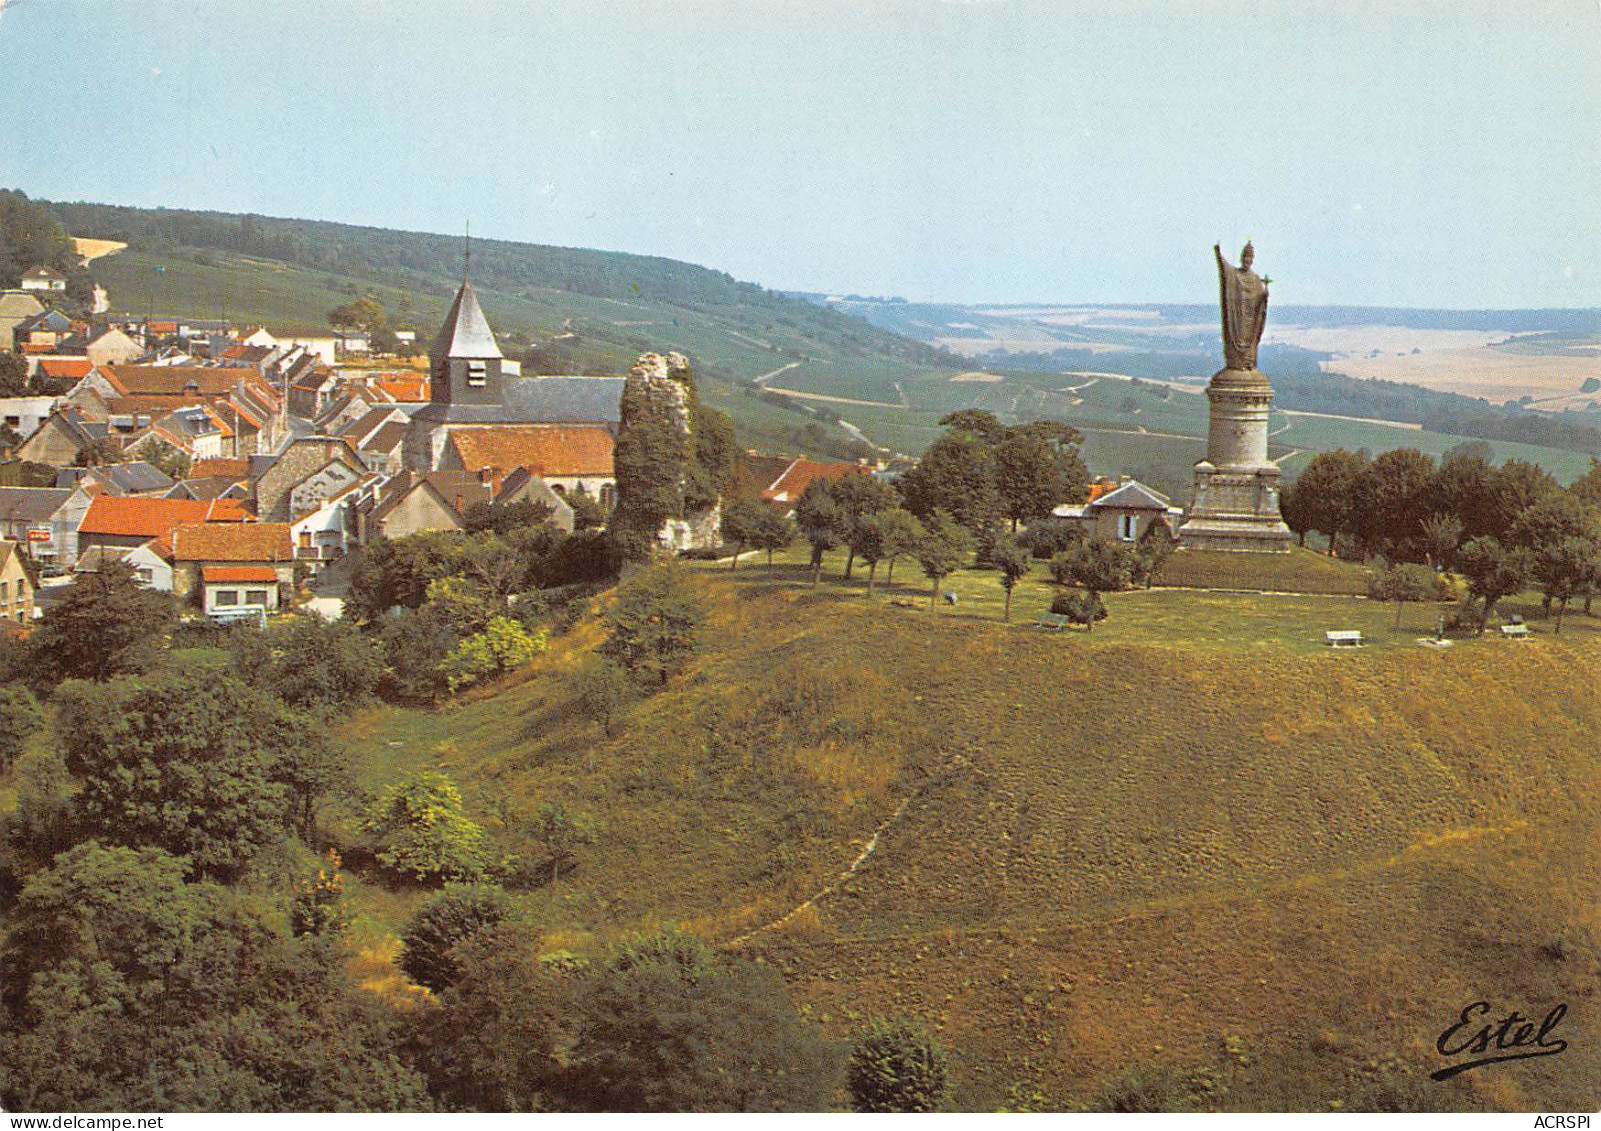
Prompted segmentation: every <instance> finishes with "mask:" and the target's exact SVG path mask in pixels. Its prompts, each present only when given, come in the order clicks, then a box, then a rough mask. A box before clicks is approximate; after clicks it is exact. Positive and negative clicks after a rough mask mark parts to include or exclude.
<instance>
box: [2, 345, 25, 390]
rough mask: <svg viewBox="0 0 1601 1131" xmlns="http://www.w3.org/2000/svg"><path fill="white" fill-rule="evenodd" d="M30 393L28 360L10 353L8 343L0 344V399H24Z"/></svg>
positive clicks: (17, 354) (18, 354)
mask: <svg viewBox="0 0 1601 1131" xmlns="http://www.w3.org/2000/svg"><path fill="white" fill-rule="evenodd" d="M30 391H31V389H30V387H29V381H28V359H27V358H26V357H23V356H22V355H21V354H20V353H12V352H11V343H10V341H5V342H0V397H25V396H27V395H28V394H29V392H30Z"/></svg>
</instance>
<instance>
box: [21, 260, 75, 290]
mask: <svg viewBox="0 0 1601 1131" xmlns="http://www.w3.org/2000/svg"><path fill="white" fill-rule="evenodd" d="M22 289H23V290H25V291H64V290H66V289H67V277H66V276H65V275H63V274H62V273H61V272H60V271H57V270H56V269H55V268H54V267H45V266H43V265H40V266H38V267H30V268H28V269H27V270H26V271H24V272H23V273H22Z"/></svg>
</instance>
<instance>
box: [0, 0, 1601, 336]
mask: <svg viewBox="0 0 1601 1131" xmlns="http://www.w3.org/2000/svg"><path fill="white" fill-rule="evenodd" d="M1598 46H1601V6H1598V5H1597V4H1596V3H1595V0H1548V2H1544V3H1530V4H1525V5H1521V6H1519V7H1518V10H1516V11H1506V10H1505V6H1504V5H1499V4H1489V3H1482V2H1475V3H1468V4H1461V3H1453V4H1442V3H1434V2H1427V3H1409V4H1405V5H1395V4H1379V3H1374V2H1369V0H1339V2H1311V0H1308V2H1303V3H1291V4H1282V5H1273V6H1268V7H1266V8H1264V7H1262V6H1260V5H1252V4H1247V3H1237V2H1234V0H1227V2H1224V0H1197V2H1195V3H1190V4H1185V5H1171V4H1150V3H1123V4H1117V5H1111V6H1105V5H1097V6H1094V7H1079V6H1072V5H1066V4H1042V3H1038V2H1034V0H976V2H959V0H883V2H877V3H867V4H853V3H844V2H840V0H813V2H802V3H793V4H784V5H776V4H771V3H762V2H755V3H738V2H733V0H692V2H684V3H674V4H667V3H631V2H622V0H614V2H608V3H589V4H584V5H577V4H571V3H560V2H545V3H537V4H517V3H509V2H508V0H466V2H464V3H460V4H458V5H455V6H453V7H450V8H448V9H447V8H443V7H441V6H439V5H437V4H430V3H427V2H426V0H404V2H402V3H397V4H389V5H380V4H377V3H374V2H372V0H352V2H350V3H347V4H343V5H340V6H338V7H337V10H334V9H331V8H329V6H327V5H322V4H318V3H315V2H313V0H283V2H281V3H275V4H272V5H255V6H245V5H240V4H238V3H234V2H230V0H190V2H188V3H184V4H179V3H175V2H157V3H152V4H148V5H106V4H100V3H94V2H92V0H26V2H24V3H21V4H17V5H14V6H11V7H9V8H8V9H7V10H5V11H4V13H3V14H0V96H3V97H5V99H6V101H7V103H8V104H10V105H13V106H19V107H29V106H35V107H37V112H33V113H21V114H13V115H8V116H7V118H6V120H5V121H4V122H0V152H6V153H7V154H9V155H10V156H8V158H7V159H6V160H5V161H4V163H3V165H0V183H4V184H6V185H8V186H9V187H15V188H20V189H22V190H24V191H26V192H28V193H29V194H30V195H33V196H39V197H44V198H48V199H55V200H90V201H96V202H100V203H108V204H126V205H135V206H141V207H159V206H165V207H171V208H191V209H198V210H214V211H223V212H253V213H257V214H261V215H275V216H285V217H295V218H302V219H311V220H329V221H334V222H340V223H351V224H360V225H365V226H372V227H382V228H392V229H402V230H414V231H430V232H441V233H446V234H450V233H454V232H459V231H460V230H461V225H462V223H463V222H464V221H466V220H469V219H470V220H471V222H472V226H473V230H474V232H475V233H476V234H478V235H480V236H483V237H487V238H495V239H507V240H517V241H524V242H532V243H544V244H555V245H560V246H569V247H587V248H595V249H599V250H607V251H623V252H629V253H634V254H641V255H653V256H662V257H666V258H671V259H678V260H684V261H688V262H692V263H696V264H700V265H703V266H706V267H710V268H713V269H716V270H721V271H726V272H728V273H729V274H731V275H733V276H735V277H737V278H740V279H745V280H749V281H752V282H756V283H759V284H761V285H763V286H765V287H768V288H770V289H773V290H787V291H810V292H823V293H829V294H861V295H878V296H899V297H904V298H906V299H908V300H910V301H913V302H950V303H959V304H970V305H993V306H1002V305H1074V304H1076V305H1095V304H1136V303H1137V304H1194V303H1205V302H1208V301H1211V299H1212V296H1213V294H1214V293H1215V286H1216V273H1215V269H1214V268H1213V265H1212V257H1211V245H1212V243H1213V242H1221V243H1222V244H1223V247H1224V249H1225V251H1226V252H1227V253H1228V254H1229V256H1230V257H1231V258H1234V257H1235V256H1237V254H1238V250H1239V246H1240V244H1242V243H1243V242H1244V240H1245V239H1246V238H1247V237H1250V238H1252V239H1253V240H1254V241H1255V243H1256V246H1257V249H1258V267H1259V269H1260V270H1263V271H1264V272H1265V273H1266V274H1268V275H1270V276H1271V277H1273V279H1274V280H1275V283H1274V299H1275V302H1276V303H1278V304H1279V305H1281V306H1283V305H1295V306H1335V305H1338V306H1389V307H1411V308H1424V309H1447V310H1450V309H1456V310H1482V309H1520V310H1521V309H1542V308H1569V309H1595V308H1597V307H1601V256H1598V255H1597V254H1596V253H1597V250H1598V249H1601V200H1598V199H1597V196H1598V194H1597V193H1596V191H1595V189H1594V184H1595V178H1596V176H1597V173H1598V172H1601V138H1598V137H1597V132H1598V131H1597V130H1596V129H1595V127H1594V123H1595V122H1596V121H1598V120H1601V84H1597V83H1595V82H1594V73H1593V71H1594V55H1595V51H1596V49H1597V47H1598ZM62 76H66V82H65V83H63V82H62V81H61V79H62ZM42 124H47V125H48V126H49V129H48V130H45V131H43V132H42V131H41V125H42Z"/></svg>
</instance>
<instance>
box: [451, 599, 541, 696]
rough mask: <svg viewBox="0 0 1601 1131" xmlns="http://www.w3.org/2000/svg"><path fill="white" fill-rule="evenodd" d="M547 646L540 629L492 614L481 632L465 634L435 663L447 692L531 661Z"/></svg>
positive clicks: (501, 673)
mask: <svg viewBox="0 0 1601 1131" xmlns="http://www.w3.org/2000/svg"><path fill="white" fill-rule="evenodd" d="M549 646H550V633H549V632H548V631H546V630H545V629H543V628H540V629H535V630H533V631H529V630H528V629H527V628H526V627H524V626H523V624H522V623H521V622H520V621H515V620H513V619H512V618H511V617H508V616H503V615H500V614H496V615H495V616H492V617H490V618H489V623H487V624H486V625H484V629H483V631H482V632H478V633H475V634H473V635H472V636H469V637H467V638H466V639H465V640H463V641H462V642H461V643H460V644H457V645H456V647H455V648H453V649H452V650H451V652H450V654H449V655H448V656H446V657H445V658H444V659H443V660H441V661H440V663H439V670H440V671H441V672H442V673H443V674H444V676H445V682H446V683H447V684H448V685H449V687H450V690H451V691H457V690H459V689H460V688H462V687H465V686H466V685H468V684H470V683H477V682H479V681H480V680H484V679H488V678H490V677H492V676H498V675H503V674H504V673H506V672H508V671H511V670H512V669H513V668H520V667H522V666H523V665H524V664H529V663H532V662H533V661H534V659H535V658H536V657H538V656H539V654H540V653H542V652H544V651H545V649H546V648H548V647H549Z"/></svg>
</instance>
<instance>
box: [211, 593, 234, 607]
mask: <svg viewBox="0 0 1601 1131" xmlns="http://www.w3.org/2000/svg"><path fill="white" fill-rule="evenodd" d="M211 603H212V604H213V605H237V604H238V603H239V590H237V589H218V590H217V591H216V592H215V593H214V594H212V597H211Z"/></svg>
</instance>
